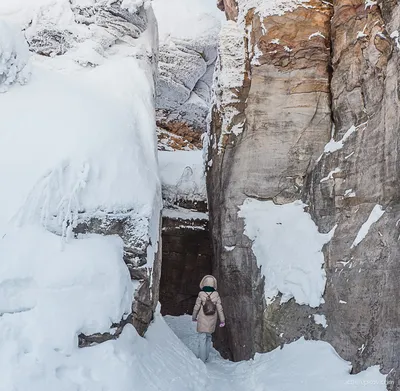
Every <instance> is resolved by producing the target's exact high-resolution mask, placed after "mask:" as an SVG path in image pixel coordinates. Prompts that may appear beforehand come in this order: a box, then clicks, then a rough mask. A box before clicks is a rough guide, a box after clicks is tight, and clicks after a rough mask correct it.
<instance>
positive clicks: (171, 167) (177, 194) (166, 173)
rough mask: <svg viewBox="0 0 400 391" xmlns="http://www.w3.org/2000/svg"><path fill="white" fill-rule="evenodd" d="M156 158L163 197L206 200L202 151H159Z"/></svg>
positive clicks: (168, 198)
mask: <svg viewBox="0 0 400 391" xmlns="http://www.w3.org/2000/svg"><path fill="white" fill-rule="evenodd" d="M158 159H159V167H160V175H161V181H162V186H163V198H164V199H166V200H167V201H169V202H174V201H176V200H179V199H188V200H192V201H205V200H206V183H205V177H204V165H203V152H202V151H175V152H170V151H160V152H159V153H158Z"/></svg>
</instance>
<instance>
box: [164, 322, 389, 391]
mask: <svg viewBox="0 0 400 391" xmlns="http://www.w3.org/2000/svg"><path fill="white" fill-rule="evenodd" d="M228 316H229V315H228ZM165 320H166V322H167V324H168V325H169V326H170V327H171V328H172V330H173V331H174V332H175V333H176V335H177V336H178V337H179V338H180V339H181V340H182V341H183V342H184V343H185V345H186V346H187V347H188V348H189V349H190V350H191V351H192V352H193V353H194V354H197V353H198V340H197V333H196V331H195V327H196V325H195V323H194V322H192V320H191V317H190V316H188V315H185V316H181V317H172V316H166V317H165ZM206 368H207V374H208V387H207V388H206V390H215V391H217V390H218V391H345V390H354V391H355V390H357V391H361V390H368V391H384V390H385V389H386V386H385V376H384V375H381V374H380V373H379V368H378V366H375V367H372V368H368V370H366V371H364V372H361V373H359V374H358V375H350V374H349V373H350V371H351V365H350V363H348V362H347V361H344V360H343V359H341V358H340V357H339V356H338V354H337V353H336V352H335V350H334V349H333V348H332V346H330V345H329V344H328V343H326V342H321V341H305V340H304V339H303V338H301V339H300V340H298V341H296V342H293V343H291V344H289V345H285V346H284V347H283V349H280V348H277V349H275V350H274V351H272V352H270V353H265V354H256V356H255V357H254V360H250V361H243V362H239V363H232V362H230V361H225V360H223V359H221V357H220V356H219V354H218V353H217V352H216V351H215V350H214V351H213V352H212V353H211V355H210V359H209V362H208V363H207V364H206ZM167 389H168V388H167ZM188 389H190V388H188ZM199 389H200V388H199ZM182 391H183V390H182Z"/></svg>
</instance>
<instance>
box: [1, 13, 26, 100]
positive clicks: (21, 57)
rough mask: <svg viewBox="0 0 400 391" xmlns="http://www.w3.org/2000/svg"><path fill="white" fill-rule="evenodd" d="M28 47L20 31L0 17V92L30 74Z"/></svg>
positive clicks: (22, 82) (21, 82) (22, 81)
mask: <svg viewBox="0 0 400 391" xmlns="http://www.w3.org/2000/svg"><path fill="white" fill-rule="evenodd" d="M28 60H29V48H28V45H27V43H26V41H25V39H24V37H23V35H22V33H21V32H20V31H18V30H17V29H16V28H15V27H13V26H11V25H10V24H8V23H6V22H5V21H2V20H1V19H0V93H2V92H6V91H7V90H8V88H9V87H10V86H11V85H12V84H14V83H20V84H25V83H26V82H27V81H28V79H29V76H30V72H29V67H28V66H27V64H28Z"/></svg>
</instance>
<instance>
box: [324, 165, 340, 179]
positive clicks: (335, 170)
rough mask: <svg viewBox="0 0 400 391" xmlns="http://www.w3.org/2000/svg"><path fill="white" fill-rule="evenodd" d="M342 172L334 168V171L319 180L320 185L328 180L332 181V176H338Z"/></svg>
mask: <svg viewBox="0 0 400 391" xmlns="http://www.w3.org/2000/svg"><path fill="white" fill-rule="evenodd" d="M341 171H342V170H341V169H340V168H339V167H336V168H335V169H334V170H332V171H330V172H329V174H328V175H327V176H326V177H324V178H322V179H321V180H320V183H323V182H326V181H328V180H330V179H334V177H333V175H334V174H338V173H339V172H341Z"/></svg>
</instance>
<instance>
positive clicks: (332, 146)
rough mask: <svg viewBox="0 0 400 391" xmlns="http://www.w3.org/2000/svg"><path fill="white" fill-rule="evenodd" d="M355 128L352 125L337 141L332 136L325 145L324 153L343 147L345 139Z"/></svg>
mask: <svg viewBox="0 0 400 391" xmlns="http://www.w3.org/2000/svg"><path fill="white" fill-rule="evenodd" d="M356 130H357V128H356V127H355V126H354V125H353V126H351V127H350V129H349V130H348V131H347V132H346V133H345V134H344V135H343V137H342V138H341V139H340V140H339V141H335V140H334V139H333V138H332V139H331V140H330V141H329V143H328V144H326V145H325V149H324V152H325V153H333V152H336V151H338V150H339V149H342V148H343V145H344V143H345V141H346V140H347V139H348V138H349V137H350V136H351V135H352V134H353V133H354V132H355V131H356Z"/></svg>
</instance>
